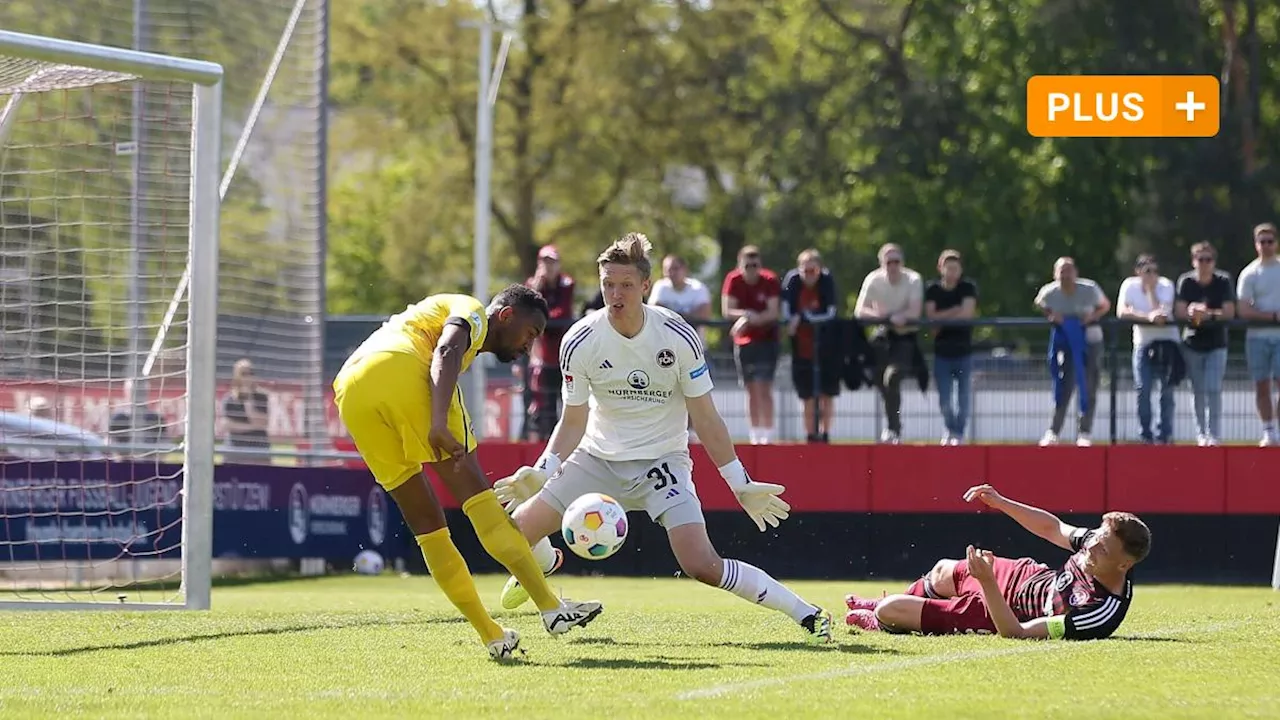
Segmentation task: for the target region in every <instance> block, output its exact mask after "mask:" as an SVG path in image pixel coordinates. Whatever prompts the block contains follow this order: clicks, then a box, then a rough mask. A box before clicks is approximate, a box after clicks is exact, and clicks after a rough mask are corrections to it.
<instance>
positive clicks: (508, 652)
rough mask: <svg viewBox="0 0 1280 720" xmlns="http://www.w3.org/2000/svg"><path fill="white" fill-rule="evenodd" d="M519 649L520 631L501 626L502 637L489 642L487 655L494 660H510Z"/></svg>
mask: <svg viewBox="0 0 1280 720" xmlns="http://www.w3.org/2000/svg"><path fill="white" fill-rule="evenodd" d="M516 652H522V653H523V652H524V651H523V650H521V649H520V633H518V632H516V631H515V630H508V629H506V628H503V630H502V637H500V638H498V639H497V640H494V641H493V642H491V643H489V657H491V658H493V659H494V660H500V661H501V660H510V659H511V658H512V657H514V656H515V654H516Z"/></svg>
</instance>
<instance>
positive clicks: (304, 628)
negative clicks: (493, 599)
mask: <svg viewBox="0 0 1280 720" xmlns="http://www.w3.org/2000/svg"><path fill="white" fill-rule="evenodd" d="M460 622H466V619H465V618H461V617H442V618H421V619H417V618H415V619H412V620H406V619H402V618H389V619H385V620H380V619H376V618H369V619H362V620H353V621H351V622H343V623H312V624H307V625H284V626H277V627H256V628H244V629H238V630H225V631H222V632H209V633H195V634H191V635H177V636H174V637H166V638H156V639H154V640H137V641H134V642H122V643H107V644H101V645H81V646H79V647H69V648H59V649H57V650H0V657H8V656H12V657H71V656H74V655H83V654H85V653H92V652H104V651H112V650H141V649H143V648H153V647H165V646H167V645H186V644H189V643H197V642H211V641H217V640H228V639H230V638H238V637H267V636H271V635H293V634H299V633H309V632H318V631H324V630H350V629H352V628H361V627H396V626H405V625H441V624H448V623H460Z"/></svg>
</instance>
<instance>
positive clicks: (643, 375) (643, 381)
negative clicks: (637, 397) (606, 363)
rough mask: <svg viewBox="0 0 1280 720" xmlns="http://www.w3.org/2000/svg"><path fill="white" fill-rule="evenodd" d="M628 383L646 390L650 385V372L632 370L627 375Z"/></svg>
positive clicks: (637, 388) (638, 388)
mask: <svg viewBox="0 0 1280 720" xmlns="http://www.w3.org/2000/svg"><path fill="white" fill-rule="evenodd" d="M627 384H628V385H630V386H631V387H633V388H635V389H636V390H644V389H645V388H647V387H649V373H647V372H645V371H643V370H632V371H631V374H629V375H627Z"/></svg>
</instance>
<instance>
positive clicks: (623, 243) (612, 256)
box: [596, 232, 653, 278]
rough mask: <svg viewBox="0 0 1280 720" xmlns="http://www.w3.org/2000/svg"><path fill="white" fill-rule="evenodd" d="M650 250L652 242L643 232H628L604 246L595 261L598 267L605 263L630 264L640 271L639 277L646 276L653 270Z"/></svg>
mask: <svg viewBox="0 0 1280 720" xmlns="http://www.w3.org/2000/svg"><path fill="white" fill-rule="evenodd" d="M651 252H653V244H652V243H650V242H649V238H648V237H646V236H645V234H644V233H638V232H629V233H627V234H626V235H623V236H622V237H620V238H618V239H617V240H614V241H613V243H612V244H610V245H609V247H607V248H605V249H604V252H602V253H600V257H598V258H596V263H597V264H598V265H600V267H604V266H605V265H606V264H613V265H631V266H633V267H635V269H636V270H639V271H640V277H644V278H647V277H649V275H650V274H651V273H652V272H653V262H652V261H651V260H650V259H649V253H651Z"/></svg>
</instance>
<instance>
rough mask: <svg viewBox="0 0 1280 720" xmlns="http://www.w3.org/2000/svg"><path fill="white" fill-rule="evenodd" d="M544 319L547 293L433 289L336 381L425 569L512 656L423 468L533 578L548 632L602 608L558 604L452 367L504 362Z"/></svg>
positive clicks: (504, 558)
mask: <svg viewBox="0 0 1280 720" xmlns="http://www.w3.org/2000/svg"><path fill="white" fill-rule="evenodd" d="M546 325H547V304H546V302H545V301H543V299H542V297H541V296H539V295H538V294H537V293H535V292H534V291H532V290H530V289H528V288H526V287H524V286H521V285H512V286H511V287H508V288H507V289H506V290H503V291H502V292H501V293H499V294H498V296H497V297H495V298H494V299H493V302H491V303H490V304H489V307H488V308H485V306H484V305H482V304H481V303H480V301H479V300H476V299H475V298H473V297H469V296H467V295H432V296H430V297H428V298H426V299H424V300H422V301H421V302H419V303H417V304H416V305H410V306H409V307H408V308H407V309H406V310H405V311H404V312H402V313H399V314H398V315H394V316H392V317H391V318H390V319H389V320H387V322H386V323H384V324H383V325H382V327H380V328H378V329H377V330H376V331H374V333H373V334H372V335H370V336H369V338H368V339H367V340H365V341H364V343H363V344H361V345H360V347H359V348H357V349H356V351H355V352H354V353H352V355H351V357H350V358H348V359H347V361H346V363H345V364H344V365H343V366H342V369H341V370H340V371H339V372H338V377H337V379H335V380H334V383H333V389H334V393H335V397H334V401H335V403H336V404H337V406H338V414H339V416H341V418H342V422H343V423H344V424H345V425H346V428H347V431H348V432H350V433H351V438H352V440H354V441H355V444H356V449H357V450H359V452H360V456H361V457H362V458H364V461H365V463H366V464H368V466H369V470H370V471H372V472H373V476H374V478H375V479H376V480H377V481H378V484H380V485H381V486H382V487H383V488H385V489H386V491H387V492H388V493H390V495H391V497H392V499H394V500H395V502H396V505H397V506H399V508H400V513H401V514H402V515H403V516H404V520H405V523H407V524H408V526H409V529H410V530H412V531H413V534H414V535H415V536H416V537H417V540H418V545H419V547H421V548H422V556H423V558H425V559H426V561H427V569H428V570H429V571H430V572H431V577H432V578H434V579H435V581H436V583H437V584H438V585H439V586H440V589H441V590H442V591H444V594H445V595H446V596H447V597H448V598H449V601H450V602H452V603H453V604H454V606H455V607H457V608H458V610H460V611H461V612H462V614H463V615H465V616H466V618H467V620H469V621H470V622H471V625H472V626H473V627H475V629H476V632H478V633H479V634H480V639H481V641H483V642H484V644H485V645H486V646H487V647H488V649H489V654H490V655H491V656H493V657H494V658H495V659H503V658H507V657H510V656H511V654H512V653H514V652H515V651H516V650H517V649H518V648H519V644H520V635H519V634H518V633H517V632H516V631H514V630H509V629H504V628H502V627H500V626H499V625H498V624H497V623H496V622H494V620H493V618H492V617H491V616H490V615H489V612H488V610H486V609H485V607H484V604H483V603H482V602H480V596H479V594H478V593H477V592H476V586H475V582H474V581H473V580H472V578H471V573H470V572H469V571H468V569H467V563H466V561H465V560H463V559H462V555H461V554H460V553H459V552H458V548H457V547H455V546H454V544H453V540H452V539H451V538H450V536H449V529H448V527H447V526H446V525H445V517H444V511H443V510H442V509H441V506H440V501H439V500H437V499H436V496H435V492H434V491H433V490H432V488H431V484H430V483H429V482H427V479H426V477H425V476H424V475H423V474H422V466H423V464H424V463H426V464H428V465H430V466H431V469H432V470H433V471H434V472H435V474H436V476H437V477H439V478H440V480H441V481H442V482H443V483H444V485H445V487H447V488H448V489H449V492H450V493H452V494H453V496H454V498H455V499H456V500H457V501H458V502H461V503H462V511H463V512H464V513H466V515H467V518H468V519H470V520H471V524H472V525H473V526H475V531H476V535H477V536H478V537H479V538H480V542H481V544H483V545H484V549H485V550H486V551H487V552H488V553H489V554H490V555H492V556H493V557H494V559H496V560H497V561H498V562H500V563H502V565H503V566H504V567H506V568H507V569H508V570H509V571H510V572H511V573H512V574H513V575H515V576H516V577H518V578H520V579H521V580H522V581H524V582H525V583H528V584H529V594H530V595H532V596H533V599H534V601H535V602H536V603H537V604H538V609H539V610H541V611H542V622H543V624H544V626H545V627H546V629H547V632H549V633H551V634H553V635H558V634H560V633H563V632H566V631H568V630H569V629H571V628H574V627H578V626H581V625H586V624H587V623H588V622H590V621H591V620H592V619H593V618H595V617H596V615H598V614H600V611H601V609H602V608H601V605H600V603H597V602H571V601H567V600H566V601H565V602H563V603H562V602H561V601H560V600H559V599H557V598H556V596H555V594H554V593H553V592H552V591H551V587H550V586H549V585H548V584H547V582H546V579H545V578H544V577H543V574H542V570H541V568H540V567H539V566H538V563H537V562H535V561H534V559H533V555H532V554H531V553H530V550H529V544H528V542H526V541H525V539H524V537H523V536H522V535H521V534H520V532H519V531H518V530H516V528H515V526H514V525H512V523H511V519H510V518H509V517H508V516H507V513H506V511H505V510H503V509H502V505H500V504H499V503H498V499H497V497H496V496H495V495H494V493H493V490H492V489H491V488H490V487H489V483H488V482H487V480H486V478H485V475H484V473H483V472H482V471H481V469H480V464H479V463H478V462H477V461H476V455H475V449H476V438H475V434H474V431H473V429H472V427H471V420H470V418H468V417H467V411H466V409H465V408H464V406H463V402H462V391H461V389H460V388H458V375H460V374H461V373H462V372H463V371H464V370H466V369H467V367H468V366H470V365H471V362H472V361H473V360H474V359H475V358H476V356H477V355H478V354H480V353H482V352H489V353H493V354H494V355H496V356H497V357H498V359H499V360H501V361H502V362H511V361H513V360H515V359H516V358H517V357H519V356H520V355H522V354H527V353H528V352H529V345H530V344H531V343H532V342H533V340H534V339H535V338H537V337H538V336H539V335H541V334H542V331H543V330H544V329H545V328H546Z"/></svg>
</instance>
